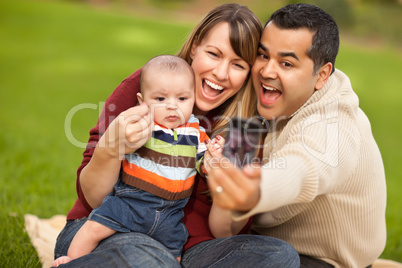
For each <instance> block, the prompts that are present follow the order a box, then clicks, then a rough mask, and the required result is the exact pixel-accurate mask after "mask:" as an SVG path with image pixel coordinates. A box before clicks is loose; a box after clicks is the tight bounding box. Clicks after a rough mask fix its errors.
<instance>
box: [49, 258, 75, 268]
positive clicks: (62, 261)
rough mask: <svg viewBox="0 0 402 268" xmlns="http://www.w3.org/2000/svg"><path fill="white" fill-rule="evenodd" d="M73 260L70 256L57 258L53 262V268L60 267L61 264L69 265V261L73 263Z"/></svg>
mask: <svg viewBox="0 0 402 268" xmlns="http://www.w3.org/2000/svg"><path fill="white" fill-rule="evenodd" d="M71 260H72V259H71V258H70V257H69V256H61V257H59V258H57V259H55V260H54V261H53V263H52V267H57V266H59V265H60V264H65V263H67V262H69V261H71Z"/></svg>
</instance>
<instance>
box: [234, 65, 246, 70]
mask: <svg viewBox="0 0 402 268" xmlns="http://www.w3.org/2000/svg"><path fill="white" fill-rule="evenodd" d="M235 66H236V67H237V68H240V69H243V70H245V69H246V68H244V65H242V64H239V63H236V64H235Z"/></svg>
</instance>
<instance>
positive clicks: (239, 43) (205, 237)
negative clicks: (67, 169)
mask: <svg viewBox="0 0 402 268" xmlns="http://www.w3.org/2000/svg"><path fill="white" fill-rule="evenodd" d="M260 35H261V24H260V22H259V20H258V18H257V17H256V16H255V15H254V14H253V13H252V12H251V11H250V10H249V9H248V8H247V7H245V6H240V5H238V4H224V5H221V6H219V7H217V8H215V9H213V10H212V11H210V12H209V13H208V14H207V16H206V17H205V18H204V19H203V20H202V21H201V22H200V23H199V24H198V25H197V26H196V27H195V29H194V30H193V32H192V33H191V34H190V36H189V37H188V39H187V41H186V42H185V44H184V45H183V47H182V49H181V51H180V52H179V53H178V56H180V57H182V58H183V59H185V60H187V61H188V62H189V64H190V65H191V66H192V68H193V70H194V73H195V78H196V92H195V99H196V101H195V103H196V105H195V107H194V110H193V113H194V114H195V115H196V116H198V117H199V118H200V119H201V121H202V122H203V125H204V127H205V129H206V130H207V132H209V133H208V134H210V136H213V135H214V132H215V131H216V130H217V129H220V128H222V127H224V126H225V123H226V121H225V120H224V118H230V117H232V116H233V115H236V114H237V113H238V112H240V113H241V114H242V115H244V116H248V115H251V114H252V112H253V111H252V110H250V111H238V110H237V103H238V101H240V100H241V101H249V100H250V99H251V98H252V97H251V96H246V95H247V94H246V93H245V92H246V91H245V90H244V89H245V88H246V86H247V85H248V81H249V73H250V69H251V66H252V64H253V63H254V60H255V58H256V54H257V46H258V42H259V38H260ZM140 72H141V70H138V71H136V72H135V73H133V74H132V75H131V76H130V77H128V78H127V79H125V80H124V81H123V82H122V83H121V84H120V85H119V86H118V87H117V88H116V90H115V91H114V92H113V94H112V95H111V96H110V97H109V98H108V100H107V101H106V103H105V106H104V109H103V112H102V114H101V116H100V118H99V121H98V124H97V126H96V127H95V128H93V129H92V130H91V131H90V139H89V142H88V145H87V149H86V150H85V152H84V159H83V161H82V164H81V166H80V167H79V169H78V172H77V177H78V179H77V192H78V197H79V198H78V200H77V201H76V203H75V205H74V207H73V208H72V209H71V210H70V212H69V213H68V215H67V220H68V222H67V224H66V227H65V228H64V229H63V231H62V232H61V233H60V235H59V238H58V241H57V243H56V248H55V257H59V256H60V255H63V254H66V251H67V248H68V246H69V244H70V242H71V239H72V237H73V236H74V234H75V233H76V232H77V230H78V229H79V228H80V227H81V226H82V224H83V223H84V222H85V220H86V217H87V216H88V215H89V213H90V212H91V210H92V208H95V207H98V206H99V205H100V204H101V203H102V200H103V199H104V197H105V196H106V195H107V194H108V193H109V192H111V191H112V189H113V186H114V184H115V183H116V181H117V179H118V177H119V173H120V166H121V164H120V163H121V159H122V157H123V155H124V154H126V153H130V152H132V151H133V150H134V149H135V148H136V144H137V142H138V141H139V140H140V139H144V138H147V137H144V136H143V135H142V136H141V135H140V134H139V133H141V132H142V130H143V129H144V128H148V127H149V125H150V123H151V122H150V118H149V117H147V119H144V118H143V116H144V115H146V114H148V113H149V108H148V107H147V106H144V105H141V106H136V105H137V101H136V99H137V98H136V94H137V92H139V75H140ZM247 92H251V91H247ZM250 106H251V107H252V108H254V107H253V105H250ZM220 118H222V119H220ZM205 190H208V187H207V184H206V182H205V181H204V180H203V179H202V178H199V177H198V178H197V180H196V185H195V187H194V191H193V195H192V197H191V198H190V201H189V203H188V205H187V207H186V210H185V213H186V215H185V218H184V219H183V221H184V223H185V224H186V227H187V229H188V231H189V239H188V242H187V244H186V246H185V248H184V250H185V252H184V255H183V258H182V265H183V266H185V267H186V266H191V267H200V266H211V265H214V263H216V264H217V265H219V266H226V265H230V266H243V267H244V266H250V265H253V263H255V265H259V267H261V266H264V264H265V263H266V264H267V265H266V267H268V266H272V267H280V266H286V267H291V265H292V264H291V263H288V262H287V260H288V259H289V260H291V259H295V255H296V254H297V253H296V251H295V250H294V249H293V248H292V247H291V246H290V245H289V244H287V243H285V242H283V241H280V240H276V239H273V238H270V237H262V236H252V235H239V236H232V237H229V238H219V239H214V237H213V236H212V234H211V233H210V231H209V228H208V214H209V210H210V208H211V205H212V203H211V202H210V200H209V198H208V196H207V195H205V194H202V192H205ZM201 242H202V243H201ZM271 256H272V257H271ZM112 264H113V265H117V266H119V267H180V265H179V264H178V263H177V261H176V259H175V258H174V257H173V255H171V254H170V253H169V252H168V251H167V249H166V248H164V247H163V246H162V245H161V244H160V243H159V242H157V241H155V240H153V239H152V238H150V237H148V236H147V235H144V234H139V233H117V234H115V235H113V236H111V237H109V238H107V239H105V240H103V241H102V242H101V243H100V244H99V246H98V247H97V248H96V249H95V250H94V251H93V252H92V253H91V254H88V255H86V256H84V257H82V258H79V259H76V260H74V261H71V262H70V263H68V264H67V265H66V267H67V266H68V265H71V267H76V266H80V265H82V266H84V265H85V266H89V267H92V266H110V265H112ZM296 265H298V264H296Z"/></svg>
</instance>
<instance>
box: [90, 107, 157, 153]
mask: <svg viewBox="0 0 402 268" xmlns="http://www.w3.org/2000/svg"><path fill="white" fill-rule="evenodd" d="M152 129H153V118H151V113H150V109H149V107H148V105H146V104H145V103H143V104H141V105H139V106H135V107H132V108H130V109H127V110H126V111H124V112H122V113H121V114H119V115H118V116H117V117H116V118H115V119H114V120H113V121H112V122H111V123H110V125H109V127H108V128H107V129H106V132H105V133H104V134H103V136H102V137H101V138H100V140H99V142H98V145H97V148H99V147H102V148H105V149H106V150H107V151H108V152H109V155H110V156H111V157H117V158H118V159H120V160H122V159H123V158H124V155H125V154H130V153H132V152H135V151H136V150H137V149H139V148H140V147H142V146H143V145H144V144H145V143H146V142H147V141H148V139H149V138H150V137H151V134H152Z"/></svg>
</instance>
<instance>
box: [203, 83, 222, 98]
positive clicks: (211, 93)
mask: <svg viewBox="0 0 402 268" xmlns="http://www.w3.org/2000/svg"><path fill="white" fill-rule="evenodd" d="M203 89H204V94H205V95H207V96H208V97H216V96H218V95H219V94H221V93H222V92H223V90H224V89H225V88H224V87H222V86H219V85H217V84H215V83H213V82H211V81H209V80H206V79H204V80H203Z"/></svg>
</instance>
